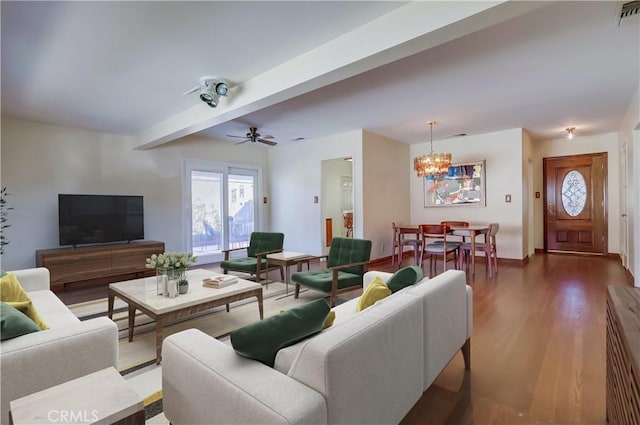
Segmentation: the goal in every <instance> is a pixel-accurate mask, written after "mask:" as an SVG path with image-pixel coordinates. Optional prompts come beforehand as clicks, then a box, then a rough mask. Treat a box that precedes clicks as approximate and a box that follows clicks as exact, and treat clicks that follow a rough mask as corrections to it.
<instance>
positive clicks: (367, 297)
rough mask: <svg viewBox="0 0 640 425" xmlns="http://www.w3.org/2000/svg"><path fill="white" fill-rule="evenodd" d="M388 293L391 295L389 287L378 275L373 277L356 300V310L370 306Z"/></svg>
mask: <svg viewBox="0 0 640 425" xmlns="http://www.w3.org/2000/svg"><path fill="white" fill-rule="evenodd" d="M389 295H391V289H389V287H387V285H386V284H385V283H384V281H383V280H382V279H381V278H380V276H378V277H376V278H375V279H373V282H371V284H369V286H367V289H365V290H364V292H363V293H362V296H361V297H360V299H359V300H358V305H357V307H356V310H357V311H362V310H364V309H365V308H367V307H371V306H372V305H374V304H375V303H376V302H377V301H380V300H381V299H383V298H386V297H388V296H389Z"/></svg>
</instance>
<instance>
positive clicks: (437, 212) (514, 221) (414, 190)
mask: <svg viewBox="0 0 640 425" xmlns="http://www.w3.org/2000/svg"><path fill="white" fill-rule="evenodd" d="M522 140H523V132H522V129H520V128H517V129H511V130H506V131H499V132H495V133H487V134H480V135H475V136H467V137H459V138H454V139H448V140H443V141H437V142H435V141H434V142H433V150H434V152H445V151H446V152H451V154H452V156H453V162H454V163H458V162H467V161H478V160H483V159H484V160H486V181H485V184H486V201H487V202H486V207H475V206H474V207H469V206H446V207H430V208H425V207H424V193H423V191H424V184H423V180H422V179H420V178H418V177H416V175H415V173H413V172H412V173H411V179H410V190H411V222H412V223H414V224H421V223H440V221H442V220H463V221H468V222H470V223H472V224H488V223H492V222H497V223H500V231H499V233H498V236H497V242H498V256H499V257H500V258H512V259H518V260H521V259H523V258H524V257H525V245H524V242H523V241H524V238H523V233H524V223H523V212H522V208H523V196H524V193H523V178H522V175H523V170H522V158H523V153H522V148H523V142H522ZM427 153H429V143H422V144H416V145H411V146H410V158H407V165H406V166H407V168H409V169H413V158H414V157H416V156H418V155H424V154H427ZM507 194H509V195H511V203H505V195H507Z"/></svg>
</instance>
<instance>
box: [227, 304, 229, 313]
mask: <svg viewBox="0 0 640 425" xmlns="http://www.w3.org/2000/svg"><path fill="white" fill-rule="evenodd" d="M228 312H229V304H227V313H228Z"/></svg>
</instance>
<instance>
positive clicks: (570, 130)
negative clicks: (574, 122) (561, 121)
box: [566, 127, 576, 140]
mask: <svg viewBox="0 0 640 425" xmlns="http://www.w3.org/2000/svg"><path fill="white" fill-rule="evenodd" d="M566 131H567V139H569V140H571V139H573V132H574V131H576V128H575V127H567V128H566Z"/></svg>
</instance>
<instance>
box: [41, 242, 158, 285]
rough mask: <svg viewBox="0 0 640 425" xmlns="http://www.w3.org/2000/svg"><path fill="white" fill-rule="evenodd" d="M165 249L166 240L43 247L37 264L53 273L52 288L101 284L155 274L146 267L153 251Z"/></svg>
mask: <svg viewBox="0 0 640 425" xmlns="http://www.w3.org/2000/svg"><path fill="white" fill-rule="evenodd" d="M162 252H164V242H157V241H140V242H130V243H119V244H108V245H91V246H82V247H76V248H71V247H69V248H54V249H40V250H37V251H36V265H37V266H38V267H46V268H48V269H49V272H50V273H51V289H52V290H54V291H56V290H62V289H64V290H67V289H68V288H69V285H72V284H77V285H79V284H99V283H111V282H118V281H122V280H130V279H138V278H141V277H146V276H153V275H155V270H151V269H147V268H146V267H145V263H146V259H147V258H149V257H150V256H151V255H152V254H160V253H162Z"/></svg>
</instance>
